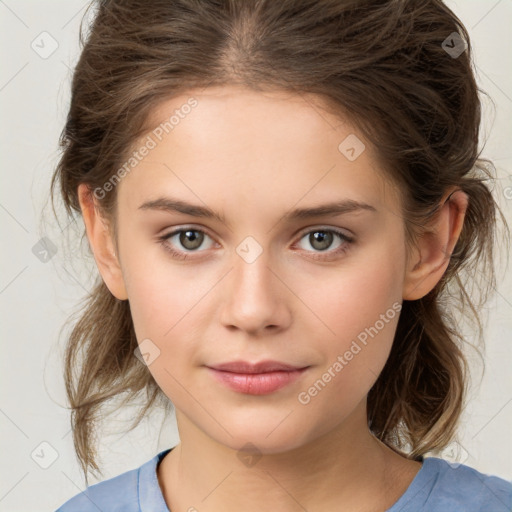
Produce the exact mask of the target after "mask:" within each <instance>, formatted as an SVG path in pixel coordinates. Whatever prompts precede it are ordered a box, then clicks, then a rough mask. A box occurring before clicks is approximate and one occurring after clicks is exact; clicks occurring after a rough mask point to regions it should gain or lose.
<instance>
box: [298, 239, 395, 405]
mask: <svg viewBox="0 0 512 512" xmlns="http://www.w3.org/2000/svg"><path fill="white" fill-rule="evenodd" d="M379 249H380V250H379ZM368 254H370V256H369V257H367V258H364V257H361V258H360V259H358V260H357V261H356V260H355V259H354V261H353V262H351V264H350V268H349V265H348V264H347V266H346V267H345V268H340V269H339V270H337V271H336V272H333V273H332V274H331V276H330V278H329V279H327V280H325V281H323V282H324V283H325V285H324V286H322V287H317V288H316V289H315V290H316V291H315V292H313V293H312V291H311V288H309V293H308V294H307V295H305V296H306V297H307V299H308V301H307V303H308V305H309V306H310V307H311V309H312V310H313V311H315V312H318V315H317V316H318V317H319V319H320V320H321V322H322V324H323V325H322V326H320V327H318V331H317V332H318V333H323V336H319V335H317V336H316V342H317V343H318V345H317V347H318V351H319V352H321V354H322V357H321V361H322V364H321V365H320V369H319V371H318V372H317V373H316V374H315V378H316V379H317V381H314V380H313V381H312V382H311V383H308V384H311V386H313V387H312V388H308V389H309V391H308V389H304V391H305V392H306V394H307V396H306V397H305V398H304V400H305V401H308V400H309V398H314V397H316V394H317V393H320V391H321V392H322V393H323V389H324V387H325V388H327V387H328V388H329V390H330V391H328V392H327V393H326V395H327V394H330V393H332V398H333V399H334V400H336V401H339V400H341V401H343V402H344V401H347V402H353V403H356V402H358V401H359V400H361V399H362V398H364V396H365V395H366V394H367V392H368V391H369V389H370V388H371V386H372V385H373V383H374V382H375V380H376V379H377V376H378V374H379V373H380V371H381V370H382V368H383V366H384V364H385V363H386V360H387V358H388V356H389V352H390V350H391V346H392V343H393V338H394V333H395V330H396V326H397V323H398V318H399V315H400V310H401V302H402V297H401V283H402V280H401V279H402V275H403V268H402V265H403V259H402V256H401V255H400V253H399V251H396V250H395V249H394V248H393V247H392V246H391V247H390V246H389V245H382V246H381V247H380V248H375V250H374V251H370V252H369V253H368ZM306 281H307V282H306ZM318 282H319V281H318ZM307 283H309V285H310V284H311V279H310V277H308V279H307V280H305V281H303V288H302V292H301V293H302V294H303V295H304V293H305V291H306V286H307ZM316 323H317V325H318V322H316ZM311 325H313V324H311ZM315 382H316V383H317V384H315ZM325 398H327V396H326V397H325ZM299 402H300V400H299ZM348 409H350V407H348Z"/></svg>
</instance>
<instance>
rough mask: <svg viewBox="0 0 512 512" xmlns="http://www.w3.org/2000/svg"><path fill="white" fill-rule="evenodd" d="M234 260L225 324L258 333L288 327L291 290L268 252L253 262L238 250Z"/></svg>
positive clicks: (223, 309) (276, 330)
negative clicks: (246, 259)
mask: <svg viewBox="0 0 512 512" xmlns="http://www.w3.org/2000/svg"><path fill="white" fill-rule="evenodd" d="M233 261H234V268H233V270H232V271H231V272H230V276H229V277H228V279H229V280H228V282H227V288H226V290H225V293H226V300H225V302H224V305H223V307H222V312H221V321H222V324H223V325H224V326H225V327H227V328H228V329H230V330H235V329H239V330H240V331H244V332H245V333H247V334H250V335H254V336H263V335H265V333H266V332H268V333H277V332H279V331H281V330H284V329H286V328H287V327H288V326H289V325H290V322H291V317H292V314H291V310H290V304H289V299H290V297H289V294H290V292H289V291H288V290H287V287H286V286H285V285H284V284H283V279H282V277H281V276H279V275H278V274H279V270H278V269H275V268H273V266H272V262H271V261H269V258H268V257H267V255H266V253H265V252H263V254H261V255H260V256H259V257H258V258H257V259H256V260H255V261H252V262H250V263H249V262H247V261H245V260H244V259H243V258H241V257H239V256H238V255H237V254H235V255H234V260H233Z"/></svg>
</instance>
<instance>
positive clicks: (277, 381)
mask: <svg viewBox="0 0 512 512" xmlns="http://www.w3.org/2000/svg"><path fill="white" fill-rule="evenodd" d="M207 368H208V369H209V371H210V372H211V373H212V374H213V376H214V377H215V378H216V379H217V380H218V381H220V382H221V383H223V384H224V385H226V386H227V387H229V388H230V389H232V390H233V391H237V392H239V393H245V394H248V395H266V394H269V393H273V392H274V391H277V390H279V389H282V388H284V387H285V386H287V385H289V384H291V383H292V382H294V381H295V380H297V379H298V378H299V377H300V376H301V375H302V374H303V373H304V372H305V371H306V370H307V368H309V367H308V366H303V367H300V366H293V365H290V364H286V363H282V362H280V361H260V362H258V363H249V362H246V361H232V362H228V363H221V364H217V365H214V366H207Z"/></svg>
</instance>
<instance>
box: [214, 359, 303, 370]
mask: <svg viewBox="0 0 512 512" xmlns="http://www.w3.org/2000/svg"><path fill="white" fill-rule="evenodd" d="M208 367H209V368H212V369H214V370H219V371H223V372H232V373H269V372H283V371H284V372H291V371H293V370H301V369H302V368H305V366H294V365H291V364H286V363H281V362H279V361H260V362H258V363H249V362H246V361H231V362H228V363H221V364H216V365H212V366H208Z"/></svg>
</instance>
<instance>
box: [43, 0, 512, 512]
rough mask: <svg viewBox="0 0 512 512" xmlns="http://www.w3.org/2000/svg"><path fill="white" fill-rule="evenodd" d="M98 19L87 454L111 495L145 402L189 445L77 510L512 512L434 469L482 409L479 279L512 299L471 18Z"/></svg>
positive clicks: (396, 7) (78, 418)
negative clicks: (117, 428) (115, 452)
mask: <svg viewBox="0 0 512 512" xmlns="http://www.w3.org/2000/svg"><path fill="white" fill-rule="evenodd" d="M95 6H96V9H97V12H96V14H95V19H94V22H93V24H92V26H91V29H90V33H89V35H88V37H87V40H86V42H85V45H84V47H83V51H82V54H81V57H80V60H79V62H78V65H77V67H76V70H75V73H74V78H73V86H72V100H71V106H70V110H69V115H68V120H67V123H66V127H65V129H64V132H63V135H62V145H63V155H62V158H61V161H60V163H59V166H58V169H57V171H56V173H55V175H54V177H53V180H52V189H54V187H55V186H56V184H57V183H58V184H59V186H60V190H61V193H62V196H63V198H64V201H65V205H66V207H67V210H68V212H69V213H70V214H72V213H73V210H74V211H77V212H80V213H81V214H82V216H83V219H84V224H85V228H86V233H87V238H88V241H89V244H90V247H91V250H92V253H93V255H94V258H95V261H96V264H97V267H98V270H99V273H100V275H101V279H99V280H98V283H97V286H96V288H95V290H94V293H93V294H92V295H91V297H90V298H89V302H88V304H87V307H86V310H85V311H84V313H83V316H82V317H81V318H80V320H79V322H78V323H77V324H76V326H75V328H74V330H73V332H72V334H71V337H70V339H69V344H68V346H67V352H66V361H65V365H66V386H67V392H68V397H69V401H70V405H71V408H72V413H73V414H72V421H73V434H74V442H75V447H76V452H77V455H78V458H79V460H80V462H81V464H82V467H83V469H84V473H85V474H86V478H87V470H89V469H95V470H98V469H99V468H98V466H97V464H96V461H95V450H94V444H93V442H92V439H93V437H92V433H93V432H94V427H95V426H96V424H97V420H98V419H99V411H100V410H101V408H102V406H103V405H106V402H107V401H109V400H111V399H113V398H116V397H118V396H121V394H122V393H125V394H127V400H128V399H130V398H132V397H135V396H136V395H137V394H138V393H140V392H145V393H146V396H147V401H146V404H145V407H144V409H143V411H142V412H141V414H140V416H139V417H138V418H137V422H138V421H139V420H140V419H141V418H142V417H143V416H144V414H145V413H146V412H147V410H149V408H150V407H151V406H152V405H154V404H155V403H157V401H158V400H163V401H164V402H166V403H167V405H168V406H169V407H170V405H169V404H170V403H171V402H172V405H173V407H174V408H175V412H176V419H177V425H178V430H179V435H180V442H179V444H178V445H177V446H175V447H173V448H172V449H167V450H164V451H162V452H160V453H158V454H157V455H156V456H155V457H154V458H152V459H151V460H149V461H147V462H146V463H145V464H143V465H142V466H141V467H139V468H137V469H133V470H131V471H127V472H126V473H123V474H121V475H119V476H117V477H115V478H112V479H109V480H106V481H102V482H99V483H97V484H95V485H92V486H89V487H88V488H87V489H86V491H84V492H82V493H79V494H77V495H76V496H74V497H73V498H71V499H70V500H69V501H68V502H66V503H65V504H64V505H62V506H61V507H60V508H59V509H58V510H59V511H61V512H68V511H78V510H80V511H89V510H90V511H92V510H95V511H96V510H102V511H104V512H107V511H113V510H123V511H124V512H128V511H147V512H149V511H153V512H164V511H172V512H178V511H196V510H197V511H199V512H207V511H215V512H220V511H222V512H230V511H234V510H237V511H239V510H243V511H244V512H245V511H248V512H250V511H256V510H258V511H260V510H278V511H286V512H288V511H289V512H292V511H301V510H307V511H311V512H313V511H317V510H322V511H335V510H336V511H337V510H344V511H349V512H352V511H358V512H361V511H365V512H366V511H368V512H370V511H372V512H373V511H388V512H399V511H418V510H429V511H431V512H438V511H443V512H445V511H452V510H453V511H454V510H464V511H484V510H485V511H486V512H490V511H493V512H506V511H510V510H511V507H512V483H509V482H507V481H505V480H503V479H500V478H497V477H490V476H486V475H484V474H481V473H479V472H477V471H475V470H473V469H471V468H469V467H467V466H465V465H458V464H455V465H451V464H449V463H448V462H446V461H444V460H442V459H440V458H436V457H425V454H427V453H432V452H439V451H440V450H442V449H443V448H444V447H446V446H448V445H449V443H450V442H451V440H452V438H453V435H454V432H455V427H456V424H457V419H458V418H459V415H460V413H461V409H462V405H463V399H464V389H465V385H466V373H465V368H466V365H465V360H464V357H463V354H462V352H461V349H460V344H461V342H462V341H463V340H462V335H461V333H460V331H459V329H458V324H457V322H456V318H457V317H456V313H455V310H456V308H457V309H458V310H463V311H464V312H468V311H475V304H474V303H472V302H471V300H470V298H469V295H468V294H467V291H466V289H465V288H464V284H463V283H464V276H470V277H471V279H472V280H473V282H476V283H479V281H478V277H479V276H480V275H482V276H483V278H484V279H483V281H482V282H483V283H484V284H485V285H486V286H492V283H493V278H494V274H493V269H492V241H493V237H494V230H495V216H496V213H497V212H498V210H497V207H496V205H495V202H494V200H493V198H492V195H491V193H490V191H489V189H488V187H487V185H486V183H485V182H486V180H487V179H488V177H489V176H491V170H490V169H489V168H488V167H486V166H485V165H484V164H485V161H484V160H482V159H479V158H478V157H479V152H478V147H477V146H478V135H479V124H480V102H479V97H478V89H477V86H476V83H475V79H474V75H473V71H472V64H471V56H472V54H471V46H470V43H469V40H468V34H467V32H466V30H465V28H464V26H463V25H462V23H461V22H460V21H459V20H458V18H457V17H456V16H455V15H454V14H453V13H452V12H451V11H450V10H449V9H448V8H447V7H446V6H445V5H443V3H442V2H441V1H439V0H428V1H425V0H421V1H415V0H389V1H385V2H384V1H380V0H364V1H361V0H359V1H357V2H356V1H350V0H343V1H342V0H280V1H278V2H277V1H274V0H154V1H151V2H139V1H131V0H124V1H121V0H104V1H101V2H98V3H97V4H95ZM486 263H487V264H488V265H489V266H488V268H486V270H485V273H484V274H480V273H479V272H477V269H478V268H479V265H481V264H484V265H485V264H486ZM480 286H482V287H483V288H482V289H483V292H484V294H483V295H485V286H484V285H483V284H482V285H480ZM77 369H79V371H78V373H77Z"/></svg>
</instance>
